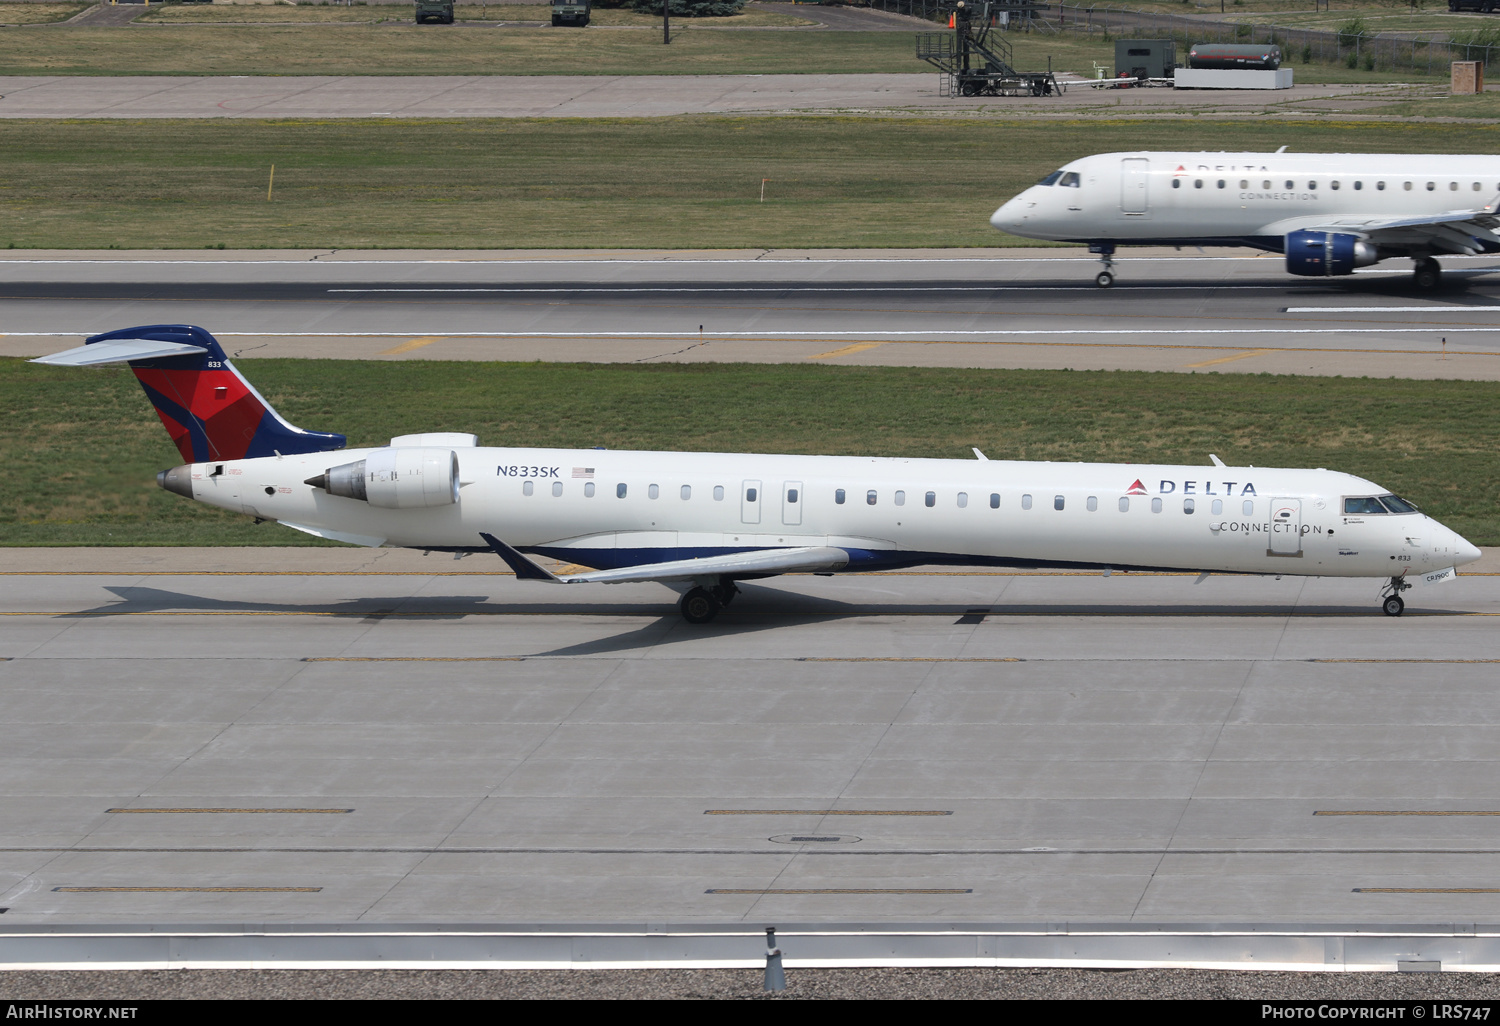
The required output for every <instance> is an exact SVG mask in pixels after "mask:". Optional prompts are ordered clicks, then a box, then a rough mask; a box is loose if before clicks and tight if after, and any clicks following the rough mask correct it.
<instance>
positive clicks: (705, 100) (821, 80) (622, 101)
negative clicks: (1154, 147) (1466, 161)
mask: <svg viewBox="0 0 1500 1026" xmlns="http://www.w3.org/2000/svg"><path fill="white" fill-rule="evenodd" d="M912 63H913V66H914V67H919V66H920V65H918V64H917V62H916V61H913V62H912ZM1081 70H1083V71H1087V70H1088V69H1087V68H1084V69H1081ZM1062 77H1063V78H1064V79H1067V78H1068V77H1069V76H1067V75H1064V76H1062ZM1074 77H1075V78H1076V76H1074ZM940 83H941V76H939V75H938V74H937V73H936V72H927V73H913V74H851V75H837V74H830V75H818V74H808V75H623V76H622V75H572V76H569V75H467V76H466V75H431V76H416V75H407V76H365V75H355V76H286V77H255V76H185V75H162V76H149V75H140V76H135V75H132V76H121V77H105V76H66V75H56V76H51V75H8V76H0V118H371V117H379V118H384V117H392V118H453V117H462V118H525V117H571V118H602V117H666V116H671V115H683V114H731V113H732V114H789V113H811V114H815V113H826V114H845V113H859V112H871V113H882V114H901V113H905V112H920V113H923V114H926V115H931V114H965V115H971V116H972V115H975V114H994V115H1001V116H1007V117H1014V116H1018V115H1022V116H1026V115H1043V116H1046V115H1055V116H1073V115H1075V114H1076V113H1078V112H1080V111H1098V110H1100V109H1102V108H1107V113H1109V114H1110V115H1111V116H1129V115H1131V114H1132V113H1142V114H1149V115H1152V116H1159V115H1160V114H1161V113H1163V112H1171V111H1173V110H1176V109H1179V108H1180V109H1181V110H1182V112H1184V113H1185V112H1186V111H1188V110H1192V111H1195V112H1201V111H1204V110H1213V111H1220V112H1224V113H1235V112H1252V113H1255V114H1257V115H1259V114H1263V113H1264V112H1265V111H1266V110H1267V109H1268V108H1271V109H1277V110H1284V111H1285V112H1287V113H1301V114H1306V113H1309V112H1311V113H1327V112H1330V111H1334V112H1358V111H1361V110H1365V109H1367V108H1370V107H1376V106H1380V105H1389V104H1391V103H1394V102H1397V101H1399V100H1402V99H1409V98H1410V96H1411V87H1409V86H1402V85H1391V84H1388V83H1381V84H1375V85H1310V86H1298V87H1295V88H1293V89H1286V90H1278V91H1277V92H1276V93H1275V94H1274V95H1273V96H1271V97H1269V98H1268V97H1267V96H1266V95H1265V94H1263V93H1257V92H1254V91H1249V92H1248V93H1247V92H1246V91H1244V90H1227V91H1223V92H1217V93H1215V92H1205V91H1203V90H1194V91H1192V92H1191V93H1190V94H1187V95H1183V94H1180V93H1175V92H1174V91H1173V90H1171V89H1133V90H1125V91H1122V90H1113V89H1110V90H1096V89H1093V88H1090V87H1086V86H1084V85H1083V84H1082V81H1081V80H1078V81H1075V82H1074V84H1072V85H1071V87H1070V88H1068V90H1067V91H1066V92H1065V93H1061V94H1058V95H1054V96H1039V97H1031V96H1028V97H1007V98H1004V99H997V98H994V97H989V98H985V97H945V96H942V95H941V94H940V92H939V86H940Z"/></svg>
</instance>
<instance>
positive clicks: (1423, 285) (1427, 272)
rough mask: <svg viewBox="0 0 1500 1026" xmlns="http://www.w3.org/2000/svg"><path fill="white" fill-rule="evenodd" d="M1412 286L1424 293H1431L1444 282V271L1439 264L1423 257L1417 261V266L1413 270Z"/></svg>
mask: <svg viewBox="0 0 1500 1026" xmlns="http://www.w3.org/2000/svg"><path fill="white" fill-rule="evenodd" d="M1411 280H1412V284H1414V285H1416V287H1417V288H1418V289H1419V290H1421V291H1422V292H1431V291H1432V290H1433V289H1435V288H1437V287H1438V285H1439V284H1441V283H1442V280H1443V269H1442V267H1441V266H1439V264H1438V262H1437V261H1436V260H1434V259H1432V258H1431V257H1423V258H1422V259H1421V260H1418V261H1417V266H1416V267H1415V268H1413V269H1412V276H1411Z"/></svg>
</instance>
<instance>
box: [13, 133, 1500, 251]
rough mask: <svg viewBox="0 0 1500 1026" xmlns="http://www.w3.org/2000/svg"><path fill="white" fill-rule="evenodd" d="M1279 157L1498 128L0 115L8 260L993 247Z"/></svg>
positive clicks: (1485, 146)
mask: <svg viewBox="0 0 1500 1026" xmlns="http://www.w3.org/2000/svg"><path fill="white" fill-rule="evenodd" d="M1288 143H1289V144H1291V145H1293V146H1294V147H1296V148H1297V149H1306V150H1331V151H1346V152H1361V151H1363V152H1398V153H1400V152H1431V153H1494V152H1496V151H1497V150H1500V125H1494V124H1484V125H1474V124H1423V123H1409V122H1392V123H1379V124H1359V123H1339V122H1311V123H1299V124H1291V123H1286V122H1280V121H1273V122H1246V121H1243V120H1241V121H1225V122H1215V121H1208V120H1204V119H1184V120H1146V119H1140V120H1121V121H1109V120H1102V119H1101V120H1083V119H1080V120H1076V121H1046V122H1043V121H998V120H993V119H974V118H963V119H957V118H954V119H947V118H944V119H917V118H853V117H851V118H837V117H784V118H726V117H692V118H659V119H641V120H583V119H558V120H502V119H484V120H468V121H442V120H420V121H392V120H381V121H362V120H338V121H285V122H268V121H217V120H190V121H165V120H148V121H117V120H107V121H106V120H101V121H41V120H22V119H15V120H0V151H3V152H4V153H5V154H6V174H5V176H3V178H0V215H3V219H0V248H3V247H6V246H12V247H15V248H23V249H51V248H59V249H76V248H107V247H110V246H115V247H119V248H124V249H134V248H143V249H154V248H166V249H176V248H187V249H201V248H204V247H207V246H216V247H217V246H219V245H221V244H222V245H224V246H227V247H228V248H230V249H253V248H268V247H270V248H318V247H338V248H346V249H347V248H458V249H524V248H559V247H566V248H603V249H613V248H683V249H716V248H744V247H750V248H756V247H764V248H778V247H782V248H784V247H789V246H793V247H885V246H898V247H906V246H920V247H927V246H937V247H943V246H997V245H1008V244H1016V243H1018V242H1019V241H1020V240H1016V239H1011V238H1008V237H1007V236H1004V235H1001V234H1000V233H998V232H996V231H994V230H993V229H992V228H990V226H989V224H988V221H987V218H988V216H989V214H990V213H991V212H992V211H993V210H994V208H995V207H997V206H998V205H999V204H1000V203H1001V202H1002V201H1003V200H1005V199H1007V198H1009V197H1010V196H1012V195H1014V194H1015V193H1017V192H1019V191H1020V190H1021V189H1022V188H1024V187H1026V186H1028V185H1030V184H1031V183H1032V182H1034V181H1036V180H1037V179H1038V178H1039V177H1041V176H1042V175H1043V174H1045V173H1046V172H1048V171H1051V170H1052V169H1054V168H1056V167H1058V166H1060V165H1061V164H1063V163H1065V162H1066V161H1068V160H1072V159H1074V158H1076V157H1079V156H1083V155H1086V154H1089V153H1099V152H1107V151H1110V150H1131V149H1145V148H1153V149H1171V148H1178V147H1180V148H1199V147H1203V146H1210V147H1212V148H1213V149H1226V150H1232V149H1252V150H1274V149H1276V148H1277V147H1278V146H1281V145H1283V144H1288ZM601 153H607V154H609V158H608V161H607V162H605V163H603V164H601V163H600V161H599V154H601ZM273 163H274V164H275V165H276V182H275V193H274V200H273V201H272V202H269V203H268V202H266V183H267V178H268V175H269V171H270V166H271V164H273ZM101 167H107V168H108V169H109V173H108V174H107V175H105V174H100V173H99V168H101ZM579 168H592V169H595V170H593V171H592V172H590V173H580V172H579ZM762 178H768V179H770V181H768V182H767V183H766V201H765V202H764V203H761V202H759V190H760V183H761V179H762Z"/></svg>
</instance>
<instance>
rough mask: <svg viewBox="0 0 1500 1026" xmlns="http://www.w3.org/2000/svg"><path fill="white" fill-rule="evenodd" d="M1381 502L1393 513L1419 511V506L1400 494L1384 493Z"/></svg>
mask: <svg viewBox="0 0 1500 1026" xmlns="http://www.w3.org/2000/svg"><path fill="white" fill-rule="evenodd" d="M1380 502H1381V505H1383V506H1384V507H1385V508H1386V509H1388V510H1390V511H1391V512H1392V513H1415V512H1416V511H1417V507H1415V506H1413V505H1412V504H1411V503H1409V502H1407V501H1406V500H1405V499H1403V498H1401V497H1400V496H1398V495H1382V496H1381V497H1380Z"/></svg>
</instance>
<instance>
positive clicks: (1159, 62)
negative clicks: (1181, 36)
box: [1115, 39, 1177, 80]
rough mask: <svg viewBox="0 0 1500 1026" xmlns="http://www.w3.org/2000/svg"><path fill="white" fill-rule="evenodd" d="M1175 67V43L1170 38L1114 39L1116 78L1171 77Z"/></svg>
mask: <svg viewBox="0 0 1500 1026" xmlns="http://www.w3.org/2000/svg"><path fill="white" fill-rule="evenodd" d="M1176 68H1177V43H1176V41H1175V40H1171V39H1116V40H1115V77H1116V78H1134V79H1140V80H1144V79H1151V78H1171V77H1172V72H1173V71H1175V70H1176Z"/></svg>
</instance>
